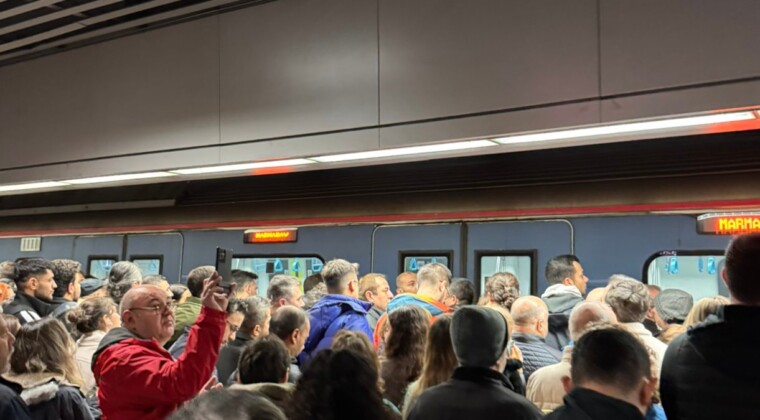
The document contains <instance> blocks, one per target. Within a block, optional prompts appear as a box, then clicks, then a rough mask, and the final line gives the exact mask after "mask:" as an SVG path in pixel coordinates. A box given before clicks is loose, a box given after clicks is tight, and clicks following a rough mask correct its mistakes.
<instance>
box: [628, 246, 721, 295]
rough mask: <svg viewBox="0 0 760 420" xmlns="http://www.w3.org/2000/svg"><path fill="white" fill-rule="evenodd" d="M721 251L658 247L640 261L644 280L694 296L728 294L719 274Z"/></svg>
mask: <svg viewBox="0 0 760 420" xmlns="http://www.w3.org/2000/svg"><path fill="white" fill-rule="evenodd" d="M723 259H724V256H723V251H719V250H710V251H661V252H658V253H656V254H654V255H652V256H651V257H649V258H648V259H647V261H646V263H645V264H644V276H643V277H644V283H647V284H653V285H657V286H660V287H661V288H662V289H663V290H664V289H681V290H685V291H687V292H689V293H691V294H692V296H694V301H697V300H699V299H701V298H703V297H707V296H715V295H723V296H728V289H727V288H726V285H725V284H724V283H723V280H722V279H721V277H720V272H721V271H722V269H723Z"/></svg>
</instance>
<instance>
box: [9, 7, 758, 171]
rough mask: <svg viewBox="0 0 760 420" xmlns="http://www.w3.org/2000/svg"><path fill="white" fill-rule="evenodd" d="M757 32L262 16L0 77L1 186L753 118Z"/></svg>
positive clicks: (77, 54) (363, 13)
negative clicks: (740, 115) (649, 123)
mask: <svg viewBox="0 0 760 420" xmlns="http://www.w3.org/2000/svg"><path fill="white" fill-rule="evenodd" d="M758 18H760V4H759V3H757V2H755V1H752V0H735V1H732V2H729V3H726V2H721V3H718V2H692V1H689V0H674V1H671V2H667V3H662V2H655V1H654V0H645V1H639V2H604V1H602V0H579V1H575V2H556V1H551V0H536V1H531V2H523V1H518V0H471V1H467V2H461V1H455V0H437V1H433V0H419V1H414V2H409V1H402V0H321V1H319V2H315V1H306V0H280V1H275V2H270V3H266V4H263V5H260V6H255V7H249V8H245V9H241V10H236V11H233V12H229V13H224V14H221V15H218V16H213V17H208V18H203V19H200V20H195V21H190V22H186V23H181V24H177V25H174V26H169V27H166V28H161V29H156V30H152V31H148V32H144V33H140V34H136V35H132V36H128V37H124V38H120V39H116V40H112V41H107V42H103V43H99V44H94V45H90V46H87V47H82V48H78V49H74V50H69V51H64V52H61V53H57V54H54V55H49V56H46V57H42V58H38V59H34V60H31V61H27V62H22V63H19V64H14V65H9V66H5V67H0V142H2V144H3V145H4V146H5V153H3V154H1V155H0V182H18V181H24V180H33V179H40V178H41V177H50V178H58V177H79V176H94V175H100V174H107V173H115V172H134V171H143V170H151V169H165V168H166V165H167V162H171V165H172V166H191V165H205V164H215V163H222V162H233V161H240V160H252V159H262V158H283V157H296V156H303V155H311V154H314V153H323V152H328V153H334V152H349V151H354V150H365V149H367V148H377V147H392V146H402V145H410V144H420V143H425V142H431V141H440V140H450V139H456V138H468V137H478V136H488V135H499V134H504V133H508V132H514V131H523V130H533V129H543V128H553V127H560V126H571V125H579V124H589V123H596V122H601V121H614V120H619V119H630V118H641V117H649V116H653V115H665V114H677V113H685V112H696V111H704V110H710V109H716V108H728V107H739V106H751V105H758V102H760V101H759V100H758V99H757V98H758V97H760V82H758V81H757V80H755V78H758V77H760V58H758V56H757V54H754V51H755V48H754V47H755V46H756V45H757V39H760V26H759V25H756V24H755V22H757V21H758ZM347 130H355V131H347ZM335 131H340V132H335ZM43 164H44V165H47V166H45V167H42V168H39V167H35V168H31V167H32V166H38V165H43Z"/></svg>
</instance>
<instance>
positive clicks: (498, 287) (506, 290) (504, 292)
mask: <svg viewBox="0 0 760 420" xmlns="http://www.w3.org/2000/svg"><path fill="white" fill-rule="evenodd" d="M485 292H486V293H485V294H486V297H487V299H488V301H489V302H493V303H496V304H497V305H499V306H502V307H504V308H507V310H510V309H512V303H514V301H515V300H517V298H519V297H520V281H519V280H517V277H516V276H515V275H514V274H512V273H496V274H494V275H492V276H491V277H489V278H488V280H486V287H485Z"/></svg>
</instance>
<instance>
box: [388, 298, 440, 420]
mask: <svg viewBox="0 0 760 420" xmlns="http://www.w3.org/2000/svg"><path fill="white" fill-rule="evenodd" d="M388 325H390V328H391V332H390V335H389V336H388V340H387V341H386V342H385V349H384V350H383V353H384V354H383V356H384V357H383V360H382V361H381V363H380V374H381V375H382V377H383V380H384V381H385V397H386V398H387V399H389V400H390V401H391V402H393V403H394V404H396V405H397V406H398V405H401V402H402V399H403V396H404V391H405V390H406V388H407V387H408V386H409V383H411V382H412V381H414V380H415V379H417V378H418V377H419V376H420V371H422V358H423V356H424V354H425V340H426V337H427V332H428V329H429V328H430V315H429V314H428V313H427V312H426V311H425V310H424V309H422V308H420V307H419V306H417V305H405V306H401V307H399V308H398V309H396V310H394V311H393V312H391V313H390V314H388Z"/></svg>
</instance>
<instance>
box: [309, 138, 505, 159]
mask: <svg viewBox="0 0 760 420" xmlns="http://www.w3.org/2000/svg"><path fill="white" fill-rule="evenodd" d="M490 146H496V144H495V143H493V142H492V141H490V140H473V141H460V142H457V143H443V144H431V145H428V146H413V147H401V148H397V149H385V150H371V151H368V152H357V153H344V154H341V155H328V156H318V157H313V158H312V159H314V160H316V161H317V162H324V163H328V162H345V161H349V160H362V159H378V158H386V157H393V156H406V155H417V154H423V153H436V152H451V151H454V150H466V149H477V148H481V147H490Z"/></svg>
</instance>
